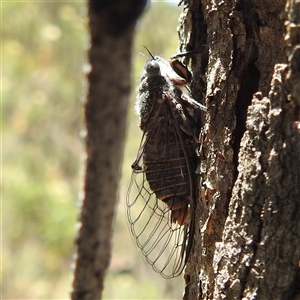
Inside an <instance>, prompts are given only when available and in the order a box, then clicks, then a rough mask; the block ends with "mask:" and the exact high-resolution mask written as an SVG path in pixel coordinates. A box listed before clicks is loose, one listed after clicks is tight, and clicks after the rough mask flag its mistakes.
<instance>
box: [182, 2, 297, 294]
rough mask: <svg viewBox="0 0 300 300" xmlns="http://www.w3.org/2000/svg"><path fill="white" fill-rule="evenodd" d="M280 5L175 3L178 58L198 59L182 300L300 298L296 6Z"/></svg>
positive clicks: (196, 61)
mask: <svg viewBox="0 0 300 300" xmlns="http://www.w3.org/2000/svg"><path fill="white" fill-rule="evenodd" d="M285 5H286V1H283V0H274V1H269V0H259V1H258V0H252V1H251V0H250V1H246V0H241V1H233V0H232V1H205V0H202V1H200V0H190V1H186V3H185V7H186V8H185V10H184V14H183V16H182V21H181V25H180V28H179V32H180V40H181V51H186V50H198V51H200V52H201V55H198V56H197V57H195V58H194V59H193V61H192V70H193V74H194V82H193V83H192V93H193V95H194V97H195V98H196V100H198V101H202V102H205V103H206V106H207V112H206V114H205V116H204V120H205V122H204V123H205V126H204V128H203V129H202V133H201V141H202V147H201V153H200V157H201V169H200V170H201V176H200V177H201V180H200V187H199V201H198V203H197V207H196V220H195V222H196V226H197V233H196V235H195V243H194V248H193V252H192V254H191V255H190V258H189V262H188V265H187V268H186V272H185V281H186V290H185V295H184V299H186V300H194V299H209V300H211V299H299V298H297V295H298V297H300V296H299V293H300V269H299V261H300V125H299V106H300V67H299V66H300V29H299V28H300V27H299V26H300V2H299V0H298V1H296V0H290V1H288V5H287V7H286V10H287V11H285ZM287 20H288V22H287V23H286V26H287V27H285V22H286V21H287ZM286 31H287V32H288V34H287V35H286V39H285V33H286ZM287 54H288V59H287Z"/></svg>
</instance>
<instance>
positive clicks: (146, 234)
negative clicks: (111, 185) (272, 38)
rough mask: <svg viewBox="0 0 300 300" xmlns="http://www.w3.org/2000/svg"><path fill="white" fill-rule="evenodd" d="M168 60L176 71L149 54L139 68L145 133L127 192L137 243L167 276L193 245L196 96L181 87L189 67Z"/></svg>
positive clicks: (138, 107) (180, 264)
mask: <svg viewBox="0 0 300 300" xmlns="http://www.w3.org/2000/svg"><path fill="white" fill-rule="evenodd" d="M172 63H173V64H175V67H176V68H177V69H178V72H177V73H176V72H174V71H173V70H172V68H171V67H170V63H169V62H167V61H166V60H164V59H162V58H161V57H152V59H151V60H149V61H148V62H147V64H146V65H145V68H144V70H143V73H142V76H141V82H140V85H139V88H138V97H137V105H136V110H137V113H138V115H139V117H140V128H141V130H142V131H143V138H142V141H141V145H140V148H139V151H138V156H137V159H136V160H135V162H134V163H133V165H132V168H133V175H132V180H131V183H130V187H129V189H128V194H127V216H128V220H129V224H130V228H131V231H132V234H133V236H134V237H135V239H136V243H137V245H138V247H139V248H140V249H141V251H142V253H143V254H144V256H145V258H146V260H147V262H149V263H150V264H151V265H152V267H153V268H154V270H155V271H157V272H159V273H161V274H162V275H163V276H164V277H167V278H170V277H174V276H178V275H179V274H180V273H181V272H182V270H183V268H184V266H185V263H186V260H187V257H188V255H189V251H190V249H191V246H192V240H193V228H194V227H193V208H194V207H193V201H194V196H195V169H196V164H197V158H196V150H195V146H196V145H195V140H196V138H195V134H194V130H193V128H192V127H193V126H192V124H193V120H192V117H191V116H192V115H193V110H195V109H196V108H195V104H194V102H195V101H194V100H192V99H190V100H188V97H186V96H185V95H184V94H183V93H182V91H181V89H180V88H179V86H182V85H184V84H186V83H187V81H188V80H190V78H183V77H182V76H184V77H189V72H188V70H185V69H184V66H183V65H182V64H180V63H176V62H174V61H172ZM191 112H192V113H191Z"/></svg>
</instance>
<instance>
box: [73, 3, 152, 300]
mask: <svg viewBox="0 0 300 300" xmlns="http://www.w3.org/2000/svg"><path fill="white" fill-rule="evenodd" d="M145 5H146V1H145V0H138V1H122V0H116V1H96V0H90V1H89V10H88V12H89V27H90V34H91V48H90V50H89V61H90V65H91V71H90V73H89V74H88V81H89V88H88V95H87V101H86V104H85V119H86V130H87V136H86V149H87V150H86V151H87V160H86V173H85V186H84V199H83V204H82V208H81V215H80V223H81V224H80V229H79V233H78V238H77V260H76V267H75V273H74V282H73V292H72V295H71V297H72V299H77V300H79V299H80V300H85V299H86V300H87V299H93V300H95V299H100V298H101V293H102V289H103V281H104V276H105V272H106V269H107V267H108V264H109V260H110V255H111V254H110V253H111V242H110V241H111V232H112V221H113V216H114V209H115V205H116V200H117V191H118V185H119V181H120V168H121V163H122V157H123V145H124V139H125V128H126V115H127V106H128V97H129V91H130V73H131V48H132V39H133V33H134V25H135V23H136V20H137V18H138V17H139V15H140V14H141V12H142V11H143V8H144V6H145Z"/></svg>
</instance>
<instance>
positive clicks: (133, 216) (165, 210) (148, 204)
mask: <svg viewBox="0 0 300 300" xmlns="http://www.w3.org/2000/svg"><path fill="white" fill-rule="evenodd" d="M174 130H175V129H174ZM149 140H150V134H149V135H148V136H147V135H144V137H143V139H142V143H141V146H140V149H139V151H138V156H137V159H136V161H135V162H134V164H133V173H132V177H131V181H130V186H129V189H128V193H127V200H126V201H127V218H128V222H129V225H130V230H131V232H132V235H133V237H134V239H135V241H136V244H137V246H138V247H139V248H140V249H141V252H142V254H143V256H144V257H145V259H146V261H147V262H148V263H149V264H150V265H152V267H153V269H154V270H155V271H156V272H158V273H160V274H161V275H162V276H163V277H166V278H172V277H175V276H178V275H180V274H181V272H182V270H183V268H184V266H185V263H186V258H187V255H188V251H187V250H188V249H189V248H190V247H189V245H190V242H188V239H189V237H190V235H189V233H190V232H189V229H190V226H189V224H190V222H188V223H187V224H185V225H180V224H178V222H174V216H173V214H174V207H173V204H172V197H171V199H170V200H168V204H166V203H165V202H163V201H162V200H161V199H158V197H157V195H158V194H159V192H158V191H157V188H158V187H159V186H161V185H162V186H164V182H168V181H169V180H170V174H171V175H172V176H174V174H176V173H178V169H179V167H178V164H176V163H175V166H173V165H174V162H173V161H172V162H170V161H165V162H164V163H163V162H161V161H160V159H158V160H159V161H160V164H159V168H158V169H155V172H154V174H155V178H156V179H155V180H156V181H157V184H154V183H153V182H151V187H152V188H151V187H150V185H149V178H150V177H149V169H150V165H149V163H148V164H144V162H143V155H144V149H145V147H147V143H148V141H149ZM164 160H165V158H164ZM155 164H156V163H155ZM147 167H149V169H147ZM151 167H153V166H151ZM170 168H173V170H170ZM170 171H171V172H170ZM147 172H148V173H147ZM154 186H155V191H153V189H154ZM176 205H177V206H178V203H176ZM174 206H175V204H174ZM188 209H189V207H186V210H188ZM184 214H186V215H187V214H188V211H186V212H185V213H184ZM187 248H188V249H187Z"/></svg>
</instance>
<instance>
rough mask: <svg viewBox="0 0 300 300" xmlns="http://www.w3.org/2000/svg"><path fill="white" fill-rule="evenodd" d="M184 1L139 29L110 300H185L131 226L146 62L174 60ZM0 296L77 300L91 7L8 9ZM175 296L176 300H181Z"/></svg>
mask: <svg viewBox="0 0 300 300" xmlns="http://www.w3.org/2000/svg"><path fill="white" fill-rule="evenodd" d="M180 11H181V9H180V8H178V7H177V2H173V3H167V2H163V1H162V2H152V3H151V5H150V6H149V8H148V10H147V11H146V13H145V15H144V17H143V18H142V21H141V22H140V23H139V24H138V25H137V35H136V43H135V49H134V55H133V65H134V74H133V88H132V101H131V102H132V107H131V108H130V111H129V124H128V139H127V144H126V152H125V155H124V166H123V179H122V182H121V188H120V201H119V206H118V211H117V217H116V221H115V230H114V251H113V254H112V261H111V266H110V271H109V274H108V277H107V280H106V284H105V292H104V298H106V299H133V298H143V299H151V298H152V299H153V298H156V299H163V298H175V297H176V298H178V295H180V294H181V292H182V289H183V283H182V280H181V279H180V278H179V279H174V280H165V279H162V278H161V277H160V275H158V274H156V273H155V272H154V271H153V270H152V269H151V268H150V267H149V266H147V265H146V264H145V263H144V261H143V259H142V257H141V255H140V254H139V251H138V249H137V248H136V247H135V245H134V243H133V241H132V239H131V236H130V233H129V230H128V228H127V225H126V218H125V209H124V207H125V195H126V189H127V186H128V183H129V180H130V174H131V167H130V166H131V164H132V162H133V161H134V159H135V155H136V151H137V149H138V143H139V140H140V138H141V133H140V130H139V128H138V127H137V117H136V116H135V114H134V109H133V106H134V101H135V95H134V94H135V85H136V83H137V81H138V79H139V73H140V72H141V70H142V68H143V66H144V64H145V62H146V58H145V57H144V56H142V55H140V52H142V53H145V52H146V51H145V49H144V48H143V45H145V46H147V48H149V49H150V50H151V52H152V53H153V54H154V55H161V56H164V57H170V56H171V55H172V54H174V53H176V49H177V46H178V38H177V31H176V27H177V24H178V17H179V14H180ZM2 18H3V19H2V20H3V21H2V99H3V101H2V141H3V147H2V157H3V160H2V161H3V164H2V180H3V189H2V199H3V203H2V268H3V269H2V270H3V278H2V285H3V286H2V298H3V299H26V298H27V299H58V298H60V299H63V298H65V299H66V298H68V297H69V294H68V293H69V290H70V286H71V280H72V278H71V277H72V272H71V264H72V259H73V257H72V255H73V253H74V242H73V240H74V234H75V225H76V217H77V213H78V199H79V198H80V196H79V195H80V187H81V184H82V178H81V170H82V169H83V158H82V157H83V156H84V148H83V143H82V140H81V138H80V132H82V127H83V118H82V105H83V101H84V96H85V76H84V71H85V70H87V69H88V66H87V65H86V49H87V48H88V33H87V29H86V21H87V20H86V3H85V2H64V1H60V2H4V3H2ZM175 295H176V296H175Z"/></svg>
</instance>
